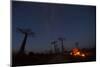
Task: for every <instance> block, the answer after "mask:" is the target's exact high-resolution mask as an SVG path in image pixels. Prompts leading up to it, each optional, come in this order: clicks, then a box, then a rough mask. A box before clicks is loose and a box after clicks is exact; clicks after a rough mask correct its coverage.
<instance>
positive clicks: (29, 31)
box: [17, 28, 34, 54]
mask: <svg viewBox="0 0 100 67" xmlns="http://www.w3.org/2000/svg"><path fill="white" fill-rule="evenodd" d="M17 30H18V31H19V32H20V33H22V34H23V35H24V39H23V41H22V44H21V47H20V50H19V53H21V54H23V53H24V50H25V45H26V41H27V37H28V36H29V35H34V32H32V31H31V29H21V28H17Z"/></svg>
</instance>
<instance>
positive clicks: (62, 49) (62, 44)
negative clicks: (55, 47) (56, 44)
mask: <svg viewBox="0 0 100 67" xmlns="http://www.w3.org/2000/svg"><path fill="white" fill-rule="evenodd" d="M61 44H62V54H63V53H64V45H63V40H62V41H61Z"/></svg>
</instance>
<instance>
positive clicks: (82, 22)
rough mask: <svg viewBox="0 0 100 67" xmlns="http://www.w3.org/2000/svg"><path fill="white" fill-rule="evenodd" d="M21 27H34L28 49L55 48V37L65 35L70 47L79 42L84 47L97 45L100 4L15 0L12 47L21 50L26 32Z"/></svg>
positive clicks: (39, 50) (65, 42)
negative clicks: (99, 9) (97, 17)
mask: <svg viewBox="0 0 100 67" xmlns="http://www.w3.org/2000/svg"><path fill="white" fill-rule="evenodd" d="M17 27H19V28H22V29H25V28H30V29H32V31H33V32H35V35H34V36H29V37H28V39H27V43H26V49H25V50H26V51H33V52H43V51H46V50H50V49H53V45H51V41H53V40H57V41H58V38H59V37H63V38H65V40H64V46H65V48H66V49H68V50H70V49H72V48H73V47H75V42H79V47H80V48H89V47H90V48H92V47H94V46H95V45H96V7H95V6H81V5H66V4H48V3H35V2H18V1H13V2H12V48H13V49H14V50H15V51H17V50H19V48H20V46H21V43H22V40H23V37H24V36H23V34H22V33H20V32H18V31H17V29H16V28H17ZM60 46H61V45H60V42H59V41H58V47H60Z"/></svg>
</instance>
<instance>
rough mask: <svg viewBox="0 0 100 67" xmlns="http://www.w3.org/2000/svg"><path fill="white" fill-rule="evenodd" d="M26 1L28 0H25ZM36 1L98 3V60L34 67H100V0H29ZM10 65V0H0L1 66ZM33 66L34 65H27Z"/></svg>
mask: <svg viewBox="0 0 100 67" xmlns="http://www.w3.org/2000/svg"><path fill="white" fill-rule="evenodd" d="M20 1H22V0H20ZM24 1H26V0H24ZM27 1H35V2H50V3H53V2H54V3H67V4H81V5H96V7H97V16H96V17H97V22H96V23H97V24H96V25H97V26H96V28H97V30H96V31H97V32H96V36H97V38H96V41H97V61H96V62H84V63H67V64H52V65H36V66H34V67H68V66H70V67H80V66H81V67H85V66H86V67H87V66H90V67H99V63H100V41H99V40H100V4H99V3H100V0H27ZM9 65H10V0H0V67H9ZM27 67H32V66H27Z"/></svg>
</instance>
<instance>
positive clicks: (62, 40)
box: [58, 37, 65, 53]
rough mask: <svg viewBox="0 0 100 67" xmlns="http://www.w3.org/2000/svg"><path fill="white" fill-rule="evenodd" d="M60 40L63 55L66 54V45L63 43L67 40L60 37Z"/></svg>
mask: <svg viewBox="0 0 100 67" xmlns="http://www.w3.org/2000/svg"><path fill="white" fill-rule="evenodd" d="M58 40H59V41H61V49H62V53H64V45H63V42H64V40H65V38H62V37H59V38H58Z"/></svg>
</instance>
